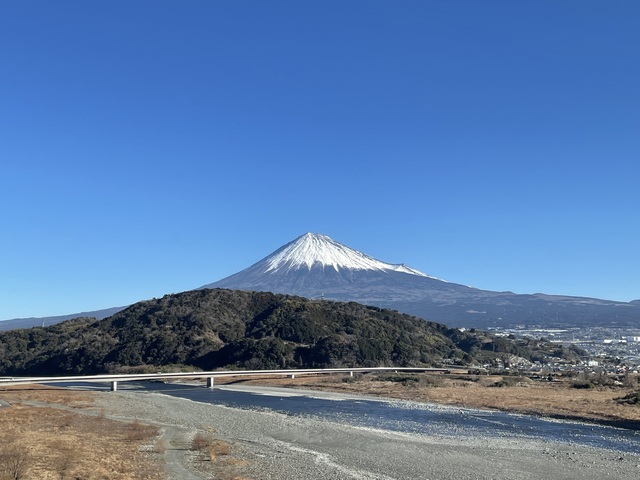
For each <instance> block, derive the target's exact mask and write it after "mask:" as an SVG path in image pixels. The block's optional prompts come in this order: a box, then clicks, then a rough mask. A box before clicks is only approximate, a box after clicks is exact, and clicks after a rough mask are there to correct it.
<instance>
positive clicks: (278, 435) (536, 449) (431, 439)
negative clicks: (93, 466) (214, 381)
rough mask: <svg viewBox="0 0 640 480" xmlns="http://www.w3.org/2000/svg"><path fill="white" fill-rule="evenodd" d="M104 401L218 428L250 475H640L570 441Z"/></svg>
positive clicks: (460, 479)
mask: <svg viewBox="0 0 640 480" xmlns="http://www.w3.org/2000/svg"><path fill="white" fill-rule="evenodd" d="M256 388H258V387H256ZM318 393H319V392H314V394H315V395H318ZM330 395H333V396H338V397H339V394H330ZM351 397H352V396H351ZM98 403H99V405H100V407H101V408H103V409H104V411H105V413H107V414H108V415H113V416H120V417H125V418H134V419H140V420H141V421H145V420H147V421H153V422H157V423H160V424H164V425H167V426H172V425H173V426H176V427H180V428H181V429H187V430H189V431H192V432H193V433H195V432H196V431H207V430H209V431H211V430H212V431H215V432H216V436H217V437H218V438H220V439H223V440H225V441H227V442H229V443H230V444H231V445H232V449H233V454H234V456H236V457H239V458H241V459H243V460H246V464H245V465H243V466H242V467H241V471H240V470H239V471H240V473H241V475H242V476H243V477H247V478H252V479H278V480H286V479H291V480H306V479H341V480H342V479H385V480H386V479H398V480H400V479H403V480H404V479H430V480H449V479H451V480H453V479H455V480H465V479H494V480H498V479H504V480H507V479H508V480H516V479H523V480H525V479H531V480H533V479H554V480H556V479H593V480H596V479H603V478H612V479H619V478H640V456H638V455H634V454H621V453H619V452H611V451H607V450H600V449H591V448H586V447H578V446H573V445H567V444H557V443H548V442H541V441H537V440H530V439H523V438H513V439H511V438H491V437H473V438H468V437H465V438H462V437H452V436H424V435H414V434H405V433H395V432H389V431H382V430H375V429H370V428H362V427H353V426H349V425H342V424H338V423H333V422H329V421H323V420H316V419H310V418H299V417H292V416H287V415H284V414H281V413H276V412H272V411H254V410H243V409H235V408H229V407H224V406H219V405H210V404H205V403H197V402H193V401H189V400H183V399H178V398H174V397H170V396H165V395H160V394H156V393H146V392H124V391H120V392H113V393H104V394H100V395H98ZM194 474H195V475H198V473H197V472H195V471H194ZM200 478H211V477H208V476H207V475H205V474H201V475H200Z"/></svg>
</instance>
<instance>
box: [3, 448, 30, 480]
mask: <svg viewBox="0 0 640 480" xmlns="http://www.w3.org/2000/svg"><path fill="white" fill-rule="evenodd" d="M29 461H30V458H29V453H28V452H27V451H26V450H25V449H24V448H21V447H19V446H18V445H15V444H9V445H4V446H3V447H2V451H0V471H1V472H2V474H3V476H4V477H5V478H9V479H11V480H20V479H22V478H24V476H25V475H26V473H27V470H28V469H29Z"/></svg>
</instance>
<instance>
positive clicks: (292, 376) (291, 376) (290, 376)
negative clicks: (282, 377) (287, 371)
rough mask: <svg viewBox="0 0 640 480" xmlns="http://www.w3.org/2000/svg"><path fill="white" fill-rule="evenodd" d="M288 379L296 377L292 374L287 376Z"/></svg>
mask: <svg viewBox="0 0 640 480" xmlns="http://www.w3.org/2000/svg"><path fill="white" fill-rule="evenodd" d="M287 376H288V377H289V378H296V376H295V375H294V374H293V373H292V374H291V375H287Z"/></svg>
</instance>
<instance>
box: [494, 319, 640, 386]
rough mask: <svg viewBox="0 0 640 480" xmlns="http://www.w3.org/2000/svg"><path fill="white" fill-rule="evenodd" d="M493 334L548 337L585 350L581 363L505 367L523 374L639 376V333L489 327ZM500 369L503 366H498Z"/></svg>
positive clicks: (520, 363) (608, 329) (604, 329)
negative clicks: (632, 374)
mask: <svg viewBox="0 0 640 480" xmlns="http://www.w3.org/2000/svg"><path fill="white" fill-rule="evenodd" d="M488 330H489V331H490V332H491V333H493V334H494V335H499V336H513V337H516V338H523V337H534V338H545V339H547V340H549V341H550V342H552V343H558V344H561V345H563V346H565V347H571V346H575V347H577V348H579V349H580V350H582V351H584V353H585V354H584V355H582V356H581V360H580V362H578V363H575V362H574V363H571V362H568V361H566V360H560V359H557V360H556V361H554V359H552V358H550V359H548V360H549V361H548V362H546V363H544V364H542V363H540V362H533V363H531V362H527V361H524V362H523V361H518V359H517V358H516V359H513V360H514V361H511V362H509V365H502V368H503V369H505V370H511V371H513V370H515V371H520V372H528V373H533V372H542V373H549V374H558V373H560V374H562V373H571V372H573V373H579V372H584V373H589V374H598V373H603V374H617V375H624V374H627V373H634V374H637V373H638V372H639V371H640V330H638V329H629V328H618V327H569V328H564V329H559V328H545V327H544V326H531V325H527V326H524V325H521V326H514V327H511V328H502V327H490V328H489V329H488ZM498 367H500V366H498Z"/></svg>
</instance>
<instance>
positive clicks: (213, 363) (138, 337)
mask: <svg viewBox="0 0 640 480" xmlns="http://www.w3.org/2000/svg"><path fill="white" fill-rule="evenodd" d="M576 353H577V352H575V351H572V350H566V349H563V348H562V347H561V346H557V345H552V344H549V343H547V342H545V341H543V340H517V341H516V340H515V339H509V338H504V337H494V336H492V335H489V334H487V333H484V332H479V331H465V332H461V331H460V330H457V329H448V328H447V327H446V326H444V325H441V324H438V323H433V322H428V321H425V320H423V319H420V318H417V317H413V316H410V315H405V314H401V313H398V312H396V311H392V310H384V309H382V310H381V309H379V308H374V307H367V306H364V305H360V304H357V303H354V302H349V303H341V302H333V301H325V300H308V299H305V298H301V297H295V296H289V295H279V294H272V293H264V292H246V291H231V290H221V289H216V290H194V291H189V292H184V293H180V294H175V295H166V296H165V297H163V298H161V299H154V300H150V301H145V302H140V303H137V304H134V305H132V306H130V307H128V308H126V309H125V310H123V311H121V312H119V313H117V314H115V315H113V316H111V317H109V318H107V319H104V320H100V321H98V320H95V319H91V318H82V319H75V320H69V321H66V322H62V323H59V324H56V325H53V326H50V327H46V328H42V327H33V328H30V329H21V330H12V331H7V332H0V374H2V375H53V374H95V373H106V372H125V371H145V370H155V369H158V368H160V367H163V366H167V365H174V366H187V367H189V368H197V369H203V370H214V369H217V368H226V369H229V368H238V369H243V368H250V369H274V368H301V367H303V368H321V367H351V366H353V367H355V366H365V367H369V366H438V365H441V364H443V363H446V364H458V365H469V364H472V363H483V362H486V361H491V360H495V359H496V358H499V357H500V356H508V355H517V356H521V357H524V358H527V359H531V360H536V359H538V360H544V359H545V358H548V357H549V356H554V357H562V358H575V356H576Z"/></svg>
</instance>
